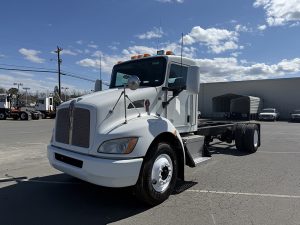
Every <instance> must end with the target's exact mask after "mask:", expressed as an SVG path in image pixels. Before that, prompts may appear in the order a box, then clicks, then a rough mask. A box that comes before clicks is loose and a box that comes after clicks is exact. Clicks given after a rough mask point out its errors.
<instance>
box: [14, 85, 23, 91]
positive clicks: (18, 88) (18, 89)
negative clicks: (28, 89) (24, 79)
mask: <svg viewBox="0 0 300 225" xmlns="http://www.w3.org/2000/svg"><path fill="white" fill-rule="evenodd" d="M14 85H18V92H19V87H20V86H23V84H22V83H14Z"/></svg>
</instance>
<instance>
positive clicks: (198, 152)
mask: <svg viewBox="0 0 300 225" xmlns="http://www.w3.org/2000/svg"><path fill="white" fill-rule="evenodd" d="M182 140H183V142H184V150H185V156H186V157H185V158H186V162H185V164H186V165H187V166H189V167H196V166H197V165H199V164H201V163H203V162H205V161H207V160H209V159H210V158H211V157H204V155H206V151H207V149H206V145H205V136H201V135H190V136H184V137H182Z"/></svg>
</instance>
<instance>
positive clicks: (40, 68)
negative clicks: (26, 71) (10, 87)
mask: <svg viewBox="0 0 300 225" xmlns="http://www.w3.org/2000/svg"><path fill="white" fill-rule="evenodd" d="M0 65H1V66H13V67H20V68H30V69H36V70H51V69H49V68H45V67H33V66H19V65H14V64H5V63H0Z"/></svg>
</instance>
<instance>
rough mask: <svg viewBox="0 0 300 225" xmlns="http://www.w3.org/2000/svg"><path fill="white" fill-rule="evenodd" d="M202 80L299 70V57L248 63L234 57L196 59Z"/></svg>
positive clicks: (268, 75) (250, 77) (273, 75)
mask: <svg viewBox="0 0 300 225" xmlns="http://www.w3.org/2000/svg"><path fill="white" fill-rule="evenodd" d="M197 61H198V65H199V66H200V70H201V74H202V81H203V82H216V81H233V80H254V79H267V78H276V77H279V76H285V75H288V74H295V73H298V72H300V58H294V59H291V60H287V59H284V60H282V61H280V62H278V63H277V64H271V65H268V64H265V63H248V62H247V61H246V60H243V62H242V60H241V61H240V62H241V64H240V63H239V62H238V61H237V59H236V58H214V59H198V60H197Z"/></svg>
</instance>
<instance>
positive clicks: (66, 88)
mask: <svg viewBox="0 0 300 225" xmlns="http://www.w3.org/2000/svg"><path fill="white" fill-rule="evenodd" d="M61 89H62V90H65V91H64V93H65V101H67V95H66V93H67V90H68V89H69V88H68V87H61Z"/></svg>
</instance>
